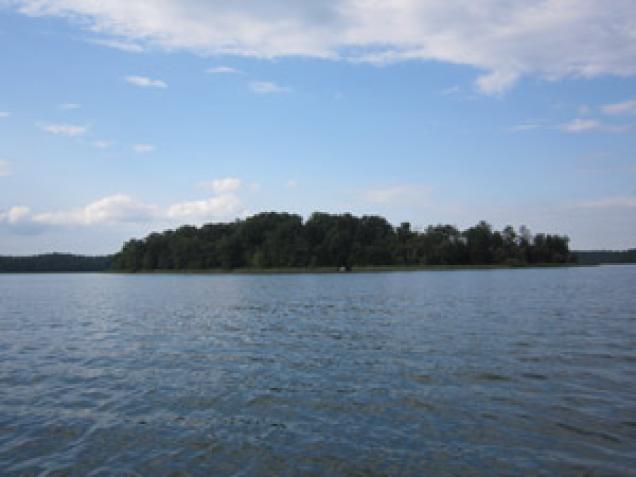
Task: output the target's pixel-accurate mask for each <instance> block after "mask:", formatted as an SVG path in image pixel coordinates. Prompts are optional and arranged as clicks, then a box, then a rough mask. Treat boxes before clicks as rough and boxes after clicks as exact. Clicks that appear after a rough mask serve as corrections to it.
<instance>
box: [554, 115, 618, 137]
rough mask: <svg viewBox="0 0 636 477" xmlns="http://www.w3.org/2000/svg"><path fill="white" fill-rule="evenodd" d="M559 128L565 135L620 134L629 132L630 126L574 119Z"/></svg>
mask: <svg viewBox="0 0 636 477" xmlns="http://www.w3.org/2000/svg"><path fill="white" fill-rule="evenodd" d="M559 128H560V129H561V130H562V131H564V132H567V133H574V134H576V133H584V132H595V131H596V132H613V133H621V132H627V131H629V130H630V126H627V125H620V126H618V125H613V124H605V123H602V122H600V121H598V120H596V119H581V118H576V119H573V120H572V121H570V122H568V123H565V124H562V125H561V126H559Z"/></svg>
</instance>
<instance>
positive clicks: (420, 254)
mask: <svg viewBox="0 0 636 477" xmlns="http://www.w3.org/2000/svg"><path fill="white" fill-rule="evenodd" d="M568 242H569V240H568V238H567V237H565V236H561V235H551V234H542V233H541V234H536V235H533V234H532V233H531V232H530V231H529V230H528V229H527V228H526V227H520V228H519V230H515V229H513V228H512V227H510V226H508V227H505V228H504V229H503V230H501V231H498V230H493V228H492V227H491V226H490V225H489V224H488V223H487V222H484V221H481V222H479V223H478V224H477V225H475V226H473V227H470V228H468V229H466V230H463V231H461V230H459V229H457V228H456V227H454V226H452V225H435V226H429V227H427V228H426V229H424V230H423V231H414V230H412V229H411V226H410V224H409V223H407V222H405V223H402V224H400V226H398V227H394V226H392V225H391V224H390V223H389V222H388V221H387V220H386V219H384V218H383V217H380V216H376V215H372V216H363V217H355V216H353V215H351V214H341V215H332V214H326V213H320V212H317V213H314V214H313V215H312V216H311V217H310V218H309V219H308V220H307V221H305V222H303V220H302V217H300V216H299V215H294V214H288V213H275V212H269V213H262V214H258V215H255V216H252V217H249V218H247V219H244V220H236V221H235V222H230V223H215V224H207V225H203V226H202V227H194V226H189V225H186V226H183V227H180V228H178V229H176V230H167V231H164V232H161V233H152V234H150V235H148V236H147V237H145V238H144V239H141V240H138V239H133V240H129V241H128V242H126V243H125V244H124V246H123V247H122V249H121V251H120V252H118V253H116V254H113V255H106V256H81V255H74V254H68V253H48V254H41V255H34V256H22V257H15V256H0V272H97V271H108V270H118V271H145V270H148V271H151V270H206V269H226V270H231V269H237V268H247V269H249V268H252V269H268V268H313V267H327V268H328V267H334V268H337V267H343V266H344V267H350V268H352V267H365V266H417V265H420V266H422V265H423V266H425V265H504V266H524V265H532V264H559V263H571V262H577V263H579V264H599V263H636V249H631V250H625V251H612V250H589V251H575V252H571V251H570V250H569V246H568Z"/></svg>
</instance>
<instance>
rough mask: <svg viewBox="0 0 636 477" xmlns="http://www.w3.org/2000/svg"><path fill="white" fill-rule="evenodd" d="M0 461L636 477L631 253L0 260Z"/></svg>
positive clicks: (125, 470) (148, 468)
mask: <svg viewBox="0 0 636 477" xmlns="http://www.w3.org/2000/svg"><path fill="white" fill-rule="evenodd" d="M0 474H1V475H37V474H44V475H111V474H115V475H122V474H130V475H153V476H154V475H202V476H207V475H241V476H246V475H248V476H250V475H289V476H295V475H330V476H331V475H351V476H357V475H360V476H362V475H365V476H367V475H368V476H375V475H391V476H393V475H409V476H411V475H412V476H423V475H432V476H446V475H448V476H450V475H454V476H492V475H511V476H512V475H533V476H534V475H537V476H541V475H545V476H555V475H566V476H568V475H572V476H580V475H586V476H602V475H606V476H621V475H625V476H627V475H632V476H633V475H636V267H635V266H613V267H609V266H608V267H594V268H562V269H523V270H467V271H439V272H407V273H376V274H325V275H252V276H249V275H115V274H113V275H111V274H103V275H100V274H87V275H80V274H77V275H75V274H70V275H0Z"/></svg>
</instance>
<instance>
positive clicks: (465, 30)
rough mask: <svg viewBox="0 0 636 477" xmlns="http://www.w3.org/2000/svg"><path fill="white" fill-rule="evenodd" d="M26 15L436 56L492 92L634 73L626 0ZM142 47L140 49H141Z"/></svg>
mask: <svg viewBox="0 0 636 477" xmlns="http://www.w3.org/2000/svg"><path fill="white" fill-rule="evenodd" d="M11 4H12V5H14V8H16V9H17V10H18V11H20V12H22V13H24V14H26V15H32V16H57V17H64V18H68V19H70V20H79V22H78V24H81V25H84V26H85V27H86V28H87V29H88V30H90V31H91V32H92V33H93V34H95V33H97V34H101V35H102V36H103V37H104V40H103V41H104V42H106V41H111V42H114V41H117V42H124V43H126V44H128V43H131V44H136V45H145V46H152V47H154V48H162V49H165V50H167V51H174V50H186V51H192V52H195V53H197V54H203V55H220V54H230V55H241V56H252V57H257V58H275V57H284V56H296V57H297V56H304V57H313V58H324V59H334V60H337V59H345V60H350V61H366V62H372V63H376V64H387V63H392V62H397V61H405V60H436V61H442V62H446V63H452V64H461V65H469V66H472V67H474V68H477V69H478V70H481V71H482V72H483V73H481V74H479V75H478V79H477V85H478V87H479V88H480V89H481V90H482V91H483V92H485V93H493V94H498V93H501V92H503V91H505V90H506V89H507V88H510V87H511V86H512V85H513V84H514V83H515V82H516V81H517V80H518V79H519V78H520V77H523V76H527V75H537V76H539V77H542V78H546V79H548V80H556V79H559V78H563V77H572V76H574V77H595V76H600V75H618V76H632V75H634V74H636V49H635V48H634V46H633V45H634V22H633V19H634V18H635V17H636V3H634V2H633V0H613V1H612V3H611V7H610V6H608V4H607V2H606V1H605V0H559V1H557V0H527V1H523V2H511V1H504V0H448V1H423V0H399V1H391V2H387V1H385V2H380V1H376V0H324V1H320V2H296V1H290V0H268V1H262V0H246V1H242V2H210V1H208V0H186V1H184V0H162V1H161V2H157V1H155V0H109V1H108V2H97V1H90V2H88V1H79V0H14V1H13V2H11ZM113 46H115V44H113ZM139 47H140V48H141V47H142V46H139Z"/></svg>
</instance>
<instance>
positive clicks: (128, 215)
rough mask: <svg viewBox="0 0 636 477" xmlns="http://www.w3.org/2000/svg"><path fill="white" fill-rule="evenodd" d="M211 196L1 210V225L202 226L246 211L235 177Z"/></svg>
mask: <svg viewBox="0 0 636 477" xmlns="http://www.w3.org/2000/svg"><path fill="white" fill-rule="evenodd" d="M209 184H211V185H212V187H213V190H214V195H213V196H212V197H208V198H205V199H201V200H192V201H183V202H177V203H174V204H171V205H168V206H166V207H162V206H159V205H157V204H149V203H145V202H141V201H139V200H137V199H134V198H133V197H131V196H129V195H126V194H116V195H111V196H107V197H104V198H101V199H99V200H96V201H94V202H91V203H89V204H87V205H86V206H83V207H78V208H73V209H68V210H60V211H50V212H37V213H36V212H33V211H32V210H31V208H29V207H26V206H17V207H12V208H10V209H9V210H6V211H2V210H0V225H2V224H3V225H8V226H10V227H12V228H13V229H14V230H15V231H18V232H28V233H33V232H36V231H41V230H43V229H44V228H46V227H74V226H96V225H117V224H142V223H150V222H151V223H153V224H154V225H155V226H162V225H166V224H173V225H181V224H183V223H184V222H186V221H187V222H189V223H203V222H205V221H211V220H226V219H232V218H235V217H237V216H239V215H241V216H242V215H244V214H245V211H246V210H247V209H246V208H245V206H244V205H243V201H242V200H241V198H240V197H239V196H238V195H237V194H236V191H237V190H238V189H239V187H240V186H241V181H240V180H239V179H236V178H226V179H219V180H217V181H211V182H210V183H209Z"/></svg>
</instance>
